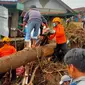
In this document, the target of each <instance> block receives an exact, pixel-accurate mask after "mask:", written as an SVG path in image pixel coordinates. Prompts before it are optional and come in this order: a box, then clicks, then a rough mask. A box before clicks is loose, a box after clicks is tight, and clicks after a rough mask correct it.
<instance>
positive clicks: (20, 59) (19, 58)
mask: <svg viewBox="0 0 85 85" xmlns="http://www.w3.org/2000/svg"><path fill="white" fill-rule="evenodd" d="M54 47H55V43H54V44H48V45H46V46H40V47H37V48H35V49H30V50H26V49H23V50H22V51H18V52H17V53H15V54H12V55H10V56H7V57H3V58H1V59H0V72H6V71H8V70H10V69H15V68H17V67H19V66H22V65H25V64H27V63H28V62H31V61H34V60H36V59H37V57H47V56H50V55H52V53H53V49H54Z"/></svg>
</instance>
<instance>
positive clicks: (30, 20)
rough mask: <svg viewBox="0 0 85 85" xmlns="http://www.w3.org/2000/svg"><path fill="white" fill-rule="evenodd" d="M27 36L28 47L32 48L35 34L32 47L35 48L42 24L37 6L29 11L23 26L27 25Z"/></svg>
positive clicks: (33, 6)
mask: <svg viewBox="0 0 85 85" xmlns="http://www.w3.org/2000/svg"><path fill="white" fill-rule="evenodd" d="M26 23H27V27H26V28H25V30H26V35H25V43H26V47H31V32H32V30H33V29H34V32H33V37H32V39H33V44H32V47H35V44H36V41H37V38H38V31H39V28H40V26H41V23H42V19H41V14H40V12H39V10H38V9H37V7H36V6H35V5H32V6H31V7H30V9H29V11H28V12H27V13H26V14H25V17H24V22H23V24H24V25H26Z"/></svg>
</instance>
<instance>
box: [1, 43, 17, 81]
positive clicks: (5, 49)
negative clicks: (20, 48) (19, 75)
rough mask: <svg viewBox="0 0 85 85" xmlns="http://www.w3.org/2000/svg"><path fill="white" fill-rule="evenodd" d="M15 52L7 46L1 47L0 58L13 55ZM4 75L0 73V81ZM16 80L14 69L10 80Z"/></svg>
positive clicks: (11, 47)
mask: <svg viewBox="0 0 85 85" xmlns="http://www.w3.org/2000/svg"><path fill="white" fill-rule="evenodd" d="M15 52H16V49H15V48H14V47H13V46H11V45H9V44H5V45H4V46H3V47H1V48H0V58H2V57H7V56H9V55H11V54H13V53H15ZM4 75H5V73H0V79H1V78H2V77H3V76H4ZM15 79H16V69H13V70H12V80H15Z"/></svg>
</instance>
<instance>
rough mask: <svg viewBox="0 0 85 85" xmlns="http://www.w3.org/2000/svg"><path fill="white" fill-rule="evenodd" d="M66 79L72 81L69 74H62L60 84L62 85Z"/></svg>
mask: <svg viewBox="0 0 85 85" xmlns="http://www.w3.org/2000/svg"><path fill="white" fill-rule="evenodd" d="M66 81H71V78H70V76H68V75H64V76H62V78H61V81H60V82H59V84H60V85H61V84H63V83H64V82H66Z"/></svg>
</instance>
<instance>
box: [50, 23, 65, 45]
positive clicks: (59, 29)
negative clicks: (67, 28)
mask: <svg viewBox="0 0 85 85" xmlns="http://www.w3.org/2000/svg"><path fill="white" fill-rule="evenodd" d="M54 30H55V34H53V35H51V36H50V40H52V39H53V38H54V37H55V38H56V43H57V44H63V43H66V36H65V32H64V27H63V26H62V25H61V24H59V25H58V26H56V27H54Z"/></svg>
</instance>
